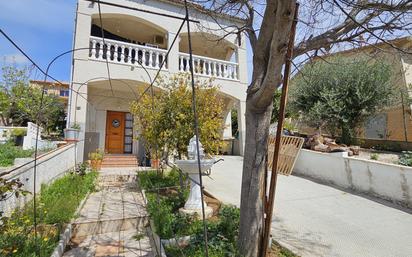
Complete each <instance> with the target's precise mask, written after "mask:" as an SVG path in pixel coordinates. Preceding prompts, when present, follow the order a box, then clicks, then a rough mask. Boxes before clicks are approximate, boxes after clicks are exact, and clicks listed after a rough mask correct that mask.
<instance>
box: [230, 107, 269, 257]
mask: <svg viewBox="0 0 412 257" xmlns="http://www.w3.org/2000/svg"><path fill="white" fill-rule="evenodd" d="M271 114H272V105H269V106H268V108H267V109H266V110H265V111H263V112H261V113H256V111H255V110H254V108H253V106H251V104H250V103H248V102H247V104H246V120H247V124H246V143H245V156H244V161H243V175H242V193H241V203H240V206H241V216H240V231H239V242H238V243H239V250H240V252H241V254H242V256H248V257H249V256H258V255H259V254H260V252H261V249H260V248H261V242H262V235H263V224H264V219H263V213H264V212H263V211H264V205H263V201H262V197H263V194H264V192H263V187H262V184H263V181H264V179H265V177H264V174H265V163H266V153H267V138H268V134H269V125H270V117H271Z"/></svg>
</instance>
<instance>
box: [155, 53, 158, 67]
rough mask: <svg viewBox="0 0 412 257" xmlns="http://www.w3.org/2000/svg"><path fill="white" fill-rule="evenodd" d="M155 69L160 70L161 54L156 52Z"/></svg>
mask: <svg viewBox="0 0 412 257" xmlns="http://www.w3.org/2000/svg"><path fill="white" fill-rule="evenodd" d="M155 68H156V69H158V68H159V52H156V60H155Z"/></svg>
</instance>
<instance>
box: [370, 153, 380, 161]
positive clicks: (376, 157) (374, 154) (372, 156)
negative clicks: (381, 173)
mask: <svg viewBox="0 0 412 257" xmlns="http://www.w3.org/2000/svg"><path fill="white" fill-rule="evenodd" d="M370 158H371V160H375V161H377V160H378V158H379V154H377V153H373V154H371V157H370Z"/></svg>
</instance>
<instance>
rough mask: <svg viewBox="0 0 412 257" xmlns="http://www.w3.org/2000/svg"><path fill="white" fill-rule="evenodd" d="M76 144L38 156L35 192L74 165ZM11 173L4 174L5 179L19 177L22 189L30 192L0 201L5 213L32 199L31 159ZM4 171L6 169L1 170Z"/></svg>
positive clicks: (1, 208)
mask: <svg viewBox="0 0 412 257" xmlns="http://www.w3.org/2000/svg"><path fill="white" fill-rule="evenodd" d="M75 155H76V146H75V144H69V145H66V146H63V147H61V148H58V149H56V150H53V151H51V152H49V153H47V154H44V155H42V156H40V157H39V158H38V161H37V168H36V193H38V192H39V191H40V189H41V185H42V184H49V183H50V182H52V181H53V180H55V179H56V178H58V177H60V176H62V175H63V174H65V173H66V172H68V171H69V170H70V169H71V168H73V167H74V166H75ZM18 167H20V168H17V169H16V167H12V168H10V169H9V170H11V169H15V170H14V171H13V172H12V173H10V174H8V175H6V176H5V178H6V179H17V178H18V179H20V181H21V182H22V183H23V184H24V186H23V190H26V191H29V192H30V193H31V194H29V195H27V196H25V197H23V196H21V197H19V198H16V197H15V196H14V195H11V196H10V198H8V199H7V200H6V201H2V202H0V210H1V211H4V212H5V213H6V214H8V213H10V212H11V211H12V210H13V209H15V208H16V207H18V206H23V205H24V204H25V203H26V202H27V201H29V200H31V199H32V196H33V192H34V178H33V174H34V162H33V159H28V160H27V161H26V162H24V164H20V165H19V166H18ZM2 172H6V171H2Z"/></svg>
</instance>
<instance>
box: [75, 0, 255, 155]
mask: <svg viewBox="0 0 412 257" xmlns="http://www.w3.org/2000/svg"><path fill="white" fill-rule="evenodd" d="M110 2H113V3H116V4H121V5H127V6H131V7H136V8H139V9H144V10H148V11H153V12H158V13H164V14H169V15H175V16H179V17H182V18H183V17H184V15H185V12H184V8H183V6H179V5H176V4H172V3H167V2H164V1H143V0H136V1H127V0H111V1H110ZM100 7H101V13H102V16H103V17H107V15H115V14H122V15H129V17H135V19H137V20H139V21H141V22H144V23H145V24H148V25H150V26H152V27H153V28H156V30H157V31H164V33H165V35H166V36H167V44H168V48H171V50H170V54H169V57H168V64H167V70H162V71H161V72H160V75H161V76H169V75H170V74H173V73H177V72H179V41H180V39H179V38H178V39H177V41H176V43H175V44H174V45H173V47H171V42H172V40H173V38H174V37H175V35H176V33H177V30H178V28H179V27H180V25H181V23H182V20H177V19H173V18H170V17H164V16H159V15H155V14H151V13H146V12H137V11H134V10H129V9H124V8H119V7H113V6H108V5H105V4H101V6H100ZM98 15H99V12H98V5H97V3H92V2H90V1H85V0H79V1H78V9H77V18H76V35H75V37H74V48H75V49H78V48H88V47H89V44H90V32H91V25H92V20H93V18H96V17H98ZM190 16H191V18H192V19H195V20H199V21H200V22H201V25H196V24H193V23H192V24H191V32H193V33H197V32H199V33H200V32H201V33H209V34H213V36H214V37H222V36H223V35H224V34H226V32H225V31H222V30H221V29H220V26H223V27H225V26H228V25H234V24H237V25H239V24H240V23H239V22H240V21H238V20H233V19H227V18H218V19H217V20H218V22H219V23H220V25H218V24H217V23H216V22H215V21H214V20H212V19H211V18H209V17H208V16H206V15H205V14H202V13H200V12H198V11H195V10H192V9H190ZM103 27H104V23H103ZM136 33H139V32H138V31H136ZM185 33H186V34H187V28H186V26H183V28H182V30H181V35H184V34H185ZM225 40H227V42H228V44H231V45H233V46H236V49H234V50H235V52H236V59H237V62H238V74H239V76H238V80H231V79H224V78H217V79H215V80H214V83H215V84H216V85H218V86H219V87H220V90H221V92H222V93H223V94H224V95H227V96H229V97H231V98H233V99H234V100H235V101H236V102H237V106H238V113H239V130H240V133H244V132H245V128H244V125H245V122H244V113H245V101H246V89H247V86H248V74H247V61H246V58H247V57H246V37H245V35H242V37H241V45H240V46H238V45H237V43H238V38H237V36H236V35H229V36H227V37H226V38H225ZM194 42H195V43H196V42H201V43H204V42H202V41H199V40H198V41H196V40H195V41H194ZM199 44H200V43H199ZM194 47H195V48H196V47H200V45H194ZM211 48H212V47H211ZM73 59H74V60H73V67H72V70H73V75H72V79H71V87H72V89H73V90H74V91H75V92H79V93H80V94H82V96H83V97H79V96H77V97H76V93H73V91H72V93H71V96H70V97H71V100H70V103H71V106H70V107H69V111H70V113H69V115H68V116H69V118H68V124H69V125H68V126H70V124H72V123H74V122H76V123H78V124H79V125H80V126H81V127H82V132H81V135H80V140H81V141H80V143H79V144H83V141H82V140H83V139H84V136H85V132H93V131H94V130H97V128H101V127H102V126H103V124H104V126H103V127H105V123H104V119H103V118H102V117H103V116H104V115H103V112H102V110H98V111H95V110H92V109H95V106H93V103H92V102H91V101H90V97H88V95H87V92H88V90H87V87H88V84H90V82H92V81H94V82H96V81H104V80H107V79H108V70H107V64H106V60H94V59H93V60H91V59H89V51H88V50H78V51H75V52H74V53H73ZM109 70H110V74H111V76H110V77H111V79H112V80H113V79H122V80H130V81H139V82H143V83H146V84H147V83H150V82H151V80H152V79H153V78H154V77H155V76H156V73H157V69H154V68H150V67H149V68H146V69H142V68H141V67H140V66H138V65H129V64H120V63H116V64H113V63H111V64H109ZM199 77H201V76H199ZM106 89H107V88H104V89H103V88H102V90H106ZM114 90H117V88H114ZM129 94H130V92H129ZM75 98H77V100H76V101H74V99H75ZM107 108H111V107H105V108H103V110H107ZM127 108H128V106H127ZM93 113H94V116H93ZM90 115H92V116H90ZM89 116H90V117H89ZM93 118H94V119H93ZM240 138H241V140H239V142H240V144H241V145H242V146H241V147H240V149H241V150H240V152H241V153H243V145H244V135H243V134H242V135H241V136H240ZM102 139H104V136H103V134H101V135H100V140H99V142H100V144H102V142H104V140H102ZM80 149H81V150H80V151H79V160H81V159H83V156H84V154H83V152H82V151H83V147H80Z"/></svg>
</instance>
